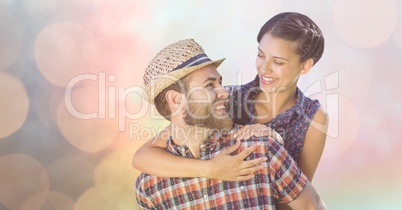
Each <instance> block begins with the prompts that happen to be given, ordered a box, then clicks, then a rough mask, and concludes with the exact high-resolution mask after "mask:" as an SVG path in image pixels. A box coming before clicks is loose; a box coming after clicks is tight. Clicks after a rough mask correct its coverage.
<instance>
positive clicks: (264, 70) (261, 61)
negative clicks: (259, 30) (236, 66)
mask: <svg viewBox="0 0 402 210" xmlns="http://www.w3.org/2000/svg"><path fill="white" fill-rule="evenodd" d="M297 44H298V43H297V42H292V41H286V40H284V39H280V38H275V37H273V36H272V35H271V34H269V33H268V34H265V35H264V36H263V37H262V39H261V41H260V44H259V45H258V55H257V60H256V67H257V71H258V76H259V78H260V88H261V89H263V90H268V91H269V92H280V91H284V90H289V89H292V88H295V87H296V84H297V80H298V78H299V76H300V73H301V70H302V68H303V63H302V62H300V56H299V55H297V54H296V53H295V50H294V49H295V47H296V46H297Z"/></svg>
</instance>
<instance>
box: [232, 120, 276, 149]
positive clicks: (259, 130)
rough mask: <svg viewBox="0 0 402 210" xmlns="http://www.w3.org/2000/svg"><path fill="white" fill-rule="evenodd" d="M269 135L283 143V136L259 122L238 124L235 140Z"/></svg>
mask: <svg viewBox="0 0 402 210" xmlns="http://www.w3.org/2000/svg"><path fill="white" fill-rule="evenodd" d="M253 136H255V137H260V136H270V137H271V138H273V139H274V140H276V141H277V142H279V143H280V144H282V145H283V138H282V136H281V135H279V134H278V133H277V132H276V131H274V130H272V129H271V128H270V127H268V126H265V125H261V124H252V125H245V126H239V129H238V130H237V131H236V133H235V137H236V140H241V139H248V138H250V137H253Z"/></svg>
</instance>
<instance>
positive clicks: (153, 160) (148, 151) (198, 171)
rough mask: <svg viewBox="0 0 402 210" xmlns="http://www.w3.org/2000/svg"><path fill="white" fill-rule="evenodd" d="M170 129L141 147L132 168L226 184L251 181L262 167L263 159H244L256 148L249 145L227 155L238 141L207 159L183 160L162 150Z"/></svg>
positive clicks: (156, 173)
mask: <svg viewBox="0 0 402 210" xmlns="http://www.w3.org/2000/svg"><path fill="white" fill-rule="evenodd" d="M169 134H170V126H168V127H166V128H165V129H164V130H163V131H161V132H160V133H159V134H158V135H157V136H155V137H154V138H153V139H151V140H149V141H148V142H146V143H145V144H144V145H143V146H141V147H140V148H139V149H138V150H137V152H136V153H135V154H134V157H133V167H134V168H136V169H138V170H140V171H142V172H144V173H148V174H152V175H155V176H159V177H208V178H216V179H221V180H227V181H244V180H248V179H251V178H252V177H253V176H254V175H253V173H254V172H256V171H258V170H259V169H260V168H261V167H262V164H261V163H262V161H264V159H266V158H265V157H264V158H257V159H253V160H249V161H244V159H245V158H246V157H247V156H248V155H250V154H251V153H252V152H253V151H254V150H256V149H257V148H258V146H259V145H258V144H256V145H253V146H251V147H249V148H247V149H245V150H244V151H242V152H241V153H239V154H237V155H233V156H232V155H230V154H231V153H233V152H234V151H236V150H237V149H238V147H239V146H240V141H238V143H236V144H235V145H233V146H231V147H228V148H226V149H224V150H222V151H221V152H220V153H219V154H218V155H217V156H215V157H214V158H213V159H211V160H207V161H205V160H197V159H190V158H183V157H179V156H176V155H173V154H171V153H169V152H167V151H166V141H167V138H168V136H169Z"/></svg>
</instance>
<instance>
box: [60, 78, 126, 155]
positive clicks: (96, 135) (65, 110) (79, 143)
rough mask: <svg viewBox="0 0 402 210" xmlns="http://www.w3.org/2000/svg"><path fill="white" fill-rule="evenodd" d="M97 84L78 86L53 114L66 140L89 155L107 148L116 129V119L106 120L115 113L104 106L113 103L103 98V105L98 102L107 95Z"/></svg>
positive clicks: (88, 82) (89, 83) (81, 84)
mask: <svg viewBox="0 0 402 210" xmlns="http://www.w3.org/2000/svg"><path fill="white" fill-rule="evenodd" d="M98 79H99V78H98ZM98 84H99V83H98V81H92V80H85V81H81V82H79V83H77V84H76V85H75V86H74V87H71V88H72V89H71V95H69V94H65V95H64V98H63V99H64V100H62V101H61V102H60V104H59V106H58V109H57V111H56V112H57V113H56V118H57V119H56V121H57V125H58V127H59V130H60V131H61V133H62V135H63V136H64V137H65V139H66V140H67V141H68V142H70V143H71V144H72V145H73V146H75V147H77V148H78V149H81V150H83V151H85V152H92V153H94V152H99V151H101V150H103V149H105V148H106V147H108V146H110V145H111V144H112V143H113V141H114V140H115V139H116V138H117V135H118V129H119V127H118V123H119V122H118V119H117V116H118V115H117V114H116V116H115V117H114V118H109V115H110V114H111V112H115V111H116V110H115V109H113V110H109V109H108V107H107V106H106V105H107V104H108V103H109V100H112V101H114V100H115V99H114V98H111V99H109V98H107V97H106V99H105V101H104V103H102V102H100V101H101V100H100V97H104V96H105V95H106V96H107V95H108V94H107V92H104V91H103V90H101V89H103V88H99V86H98ZM105 104H106V105H105ZM101 115H104V117H102V116H101Z"/></svg>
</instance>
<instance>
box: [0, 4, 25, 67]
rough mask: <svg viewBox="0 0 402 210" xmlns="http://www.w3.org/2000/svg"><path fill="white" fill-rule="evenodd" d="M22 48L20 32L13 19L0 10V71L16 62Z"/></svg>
mask: <svg viewBox="0 0 402 210" xmlns="http://www.w3.org/2000/svg"><path fill="white" fill-rule="evenodd" d="M21 48H22V31H21V29H20V27H19V25H18V22H17V21H16V20H15V18H14V17H13V16H12V15H11V14H10V13H8V12H6V11H3V10H0V58H1V59H0V70H3V69H5V68H7V67H8V66H9V65H11V64H12V63H14V62H15V60H17V58H18V56H19V55H20V53H21Z"/></svg>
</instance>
